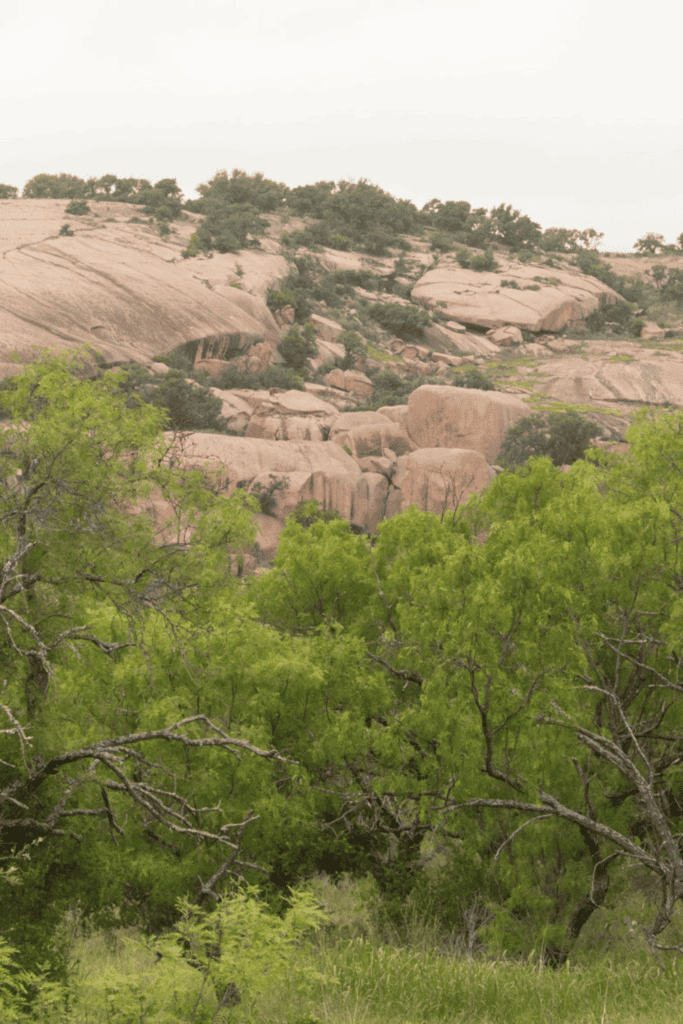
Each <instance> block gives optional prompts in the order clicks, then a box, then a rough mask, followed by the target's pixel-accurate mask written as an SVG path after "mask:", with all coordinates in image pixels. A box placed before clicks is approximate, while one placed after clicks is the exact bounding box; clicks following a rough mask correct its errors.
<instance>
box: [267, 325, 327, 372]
mask: <svg viewBox="0 0 683 1024" xmlns="http://www.w3.org/2000/svg"><path fill="white" fill-rule="evenodd" d="M315 339H316V330H315V327H314V326H313V324H312V323H307V324H304V327H303V329H302V328H301V327H299V326H298V324H292V326H291V327H290V328H289V330H288V331H287V333H286V334H285V335H284V337H283V338H282V339H281V340H280V343H279V344H278V347H277V350H278V352H279V353H280V355H281V356H282V358H283V359H284V361H285V363H286V364H287V366H291V367H292V369H294V370H303V368H304V366H305V365H306V361H307V360H308V359H314V358H315V357H316V356H317V354H318V349H317V347H316V344H315Z"/></svg>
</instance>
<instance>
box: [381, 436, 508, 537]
mask: <svg viewBox="0 0 683 1024" xmlns="http://www.w3.org/2000/svg"><path fill="white" fill-rule="evenodd" d="M495 475H496V474H495V470H493V469H492V468H491V466H489V464H488V463H487V461H486V459H485V458H484V456H483V455H482V454H481V452H478V451H468V450H464V449H447V448H420V449H419V450H418V451H414V452H411V453H410V454H409V455H402V456H401V457H400V458H399V459H397V465H396V471H395V473H394V476H393V479H392V484H393V486H392V488H391V492H390V494H389V495H388V498H387V507H386V518H387V519H388V518H390V517H391V516H393V515H398V514H399V513H400V512H404V511H405V509H407V508H410V506H411V505H417V507H418V508H421V509H425V510H426V511H428V512H435V513H436V514H437V515H441V514H442V513H444V512H446V511H447V510H449V509H456V508H457V507H458V505H460V504H462V502H464V501H466V500H467V498H469V496H470V494H474V493H481V491H483V490H484V488H485V487H488V485H489V484H490V483H491V481H492V480H493V479H494V477H495Z"/></svg>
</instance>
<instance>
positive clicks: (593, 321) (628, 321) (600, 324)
mask: <svg viewBox="0 0 683 1024" xmlns="http://www.w3.org/2000/svg"><path fill="white" fill-rule="evenodd" d="M607 322H613V323H617V324H619V325H620V326H621V328H622V329H623V330H624V331H625V332H628V333H630V334H633V335H634V336H635V337H638V335H639V334H640V330H641V329H642V327H640V326H639V325H638V324H636V318H635V316H634V306H633V304H632V303H629V302H616V303H615V304H614V305H613V306H603V307H602V308H601V309H596V310H594V311H593V312H592V313H589V314H588V316H587V317H586V319H585V320H584V323H585V325H586V327H587V328H588V330H589V331H603V330H604V329H605V325H606V323H607ZM641 323H642V322H641Z"/></svg>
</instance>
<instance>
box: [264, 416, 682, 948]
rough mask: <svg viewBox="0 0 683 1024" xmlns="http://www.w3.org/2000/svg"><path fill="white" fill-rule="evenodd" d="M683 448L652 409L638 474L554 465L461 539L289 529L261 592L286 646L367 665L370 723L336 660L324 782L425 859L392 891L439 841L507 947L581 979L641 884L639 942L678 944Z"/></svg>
mask: <svg viewBox="0 0 683 1024" xmlns="http://www.w3.org/2000/svg"><path fill="white" fill-rule="evenodd" d="M681 436H683V415H682V414H680V413H678V412H677V413H675V414H660V415H658V416H657V417H655V418H653V419H648V413H647V412H644V413H643V414H642V415H641V416H640V417H639V419H638V422H637V423H636V424H635V425H634V427H632V428H631V429H630V430H629V432H628V435H627V438H628V440H629V442H630V443H631V446H632V448H631V452H632V454H631V456H630V457H629V459H627V460H624V459H619V457H617V456H603V455H601V456H600V458H599V460H597V464H596V465H593V464H592V463H591V462H581V463H579V464H578V465H577V466H575V467H573V468H572V470H571V471H570V472H569V473H567V474H562V473H560V472H559V471H558V470H557V468H556V467H554V466H553V465H552V462H551V460H550V459H548V458H536V459H532V460H531V461H530V463H529V464H528V466H526V467H525V468H524V469H522V470H521V471H520V472H519V473H515V474H503V475H501V476H498V477H497V478H496V480H495V481H494V482H493V483H492V485H491V487H490V488H488V490H487V491H486V492H484V494H482V495H481V496H473V497H472V498H471V499H469V501H468V503H467V504H466V505H465V506H464V507H463V508H462V509H461V510H460V514H459V515H458V516H457V517H455V519H454V521H453V522H450V520H448V521H445V522H441V521H440V520H439V517H438V516H436V515H434V514H433V513H425V512H420V511H418V510H417V509H415V508H413V509H410V510H407V511H406V512H405V513H402V514H401V515H400V516H394V517H392V518H391V519H389V520H386V521H385V522H383V523H381V524H380V526H379V528H378V537H377V538H376V539H375V540H373V542H372V543H371V542H370V541H369V540H367V539H365V538H360V537H354V536H353V535H352V534H351V532H350V530H349V528H348V524H344V523H335V522H330V523H327V524H325V523H314V524H313V525H312V526H310V527H309V528H308V529H307V530H303V529H302V528H301V527H299V526H297V525H296V524H294V523H290V524H288V526H287V528H286V530H285V531H284V532H283V535H282V539H281V549H280V551H279V553H278V556H277V559H276V561H275V564H274V567H273V570H272V571H271V572H269V573H268V574H266V575H265V576H264V577H263V578H262V579H260V580H258V581H255V583H254V584H253V587H252V588H251V591H250V593H251V596H252V599H253V600H254V602H255V607H256V608H257V609H258V610H259V613H260V614H262V615H263V616H265V617H266V620H267V621H268V622H270V623H271V624H272V625H273V626H274V627H275V628H276V629H277V630H280V631H281V632H282V633H283V634H285V633H286V634H288V635H290V636H292V637H295V636H301V637H303V636H306V637H310V636H314V635H315V636H317V637H318V640H317V641H316V643H317V644H318V645H319V648H318V652H319V653H318V655H317V656H316V657H315V658H313V659H312V660H313V661H314V662H315V663H316V664H322V662H319V661H318V660H317V659H318V658H320V657H321V655H322V651H323V650H324V649H327V651H328V655H327V657H326V658H324V659H323V661H324V663H325V664H328V663H331V662H332V658H333V656H332V653H331V652H332V651H333V650H334V651H335V654H336V657H337V658H342V651H343V650H345V652H346V653H345V654H344V656H343V658H342V660H343V661H344V663H345V665H346V674H345V676H344V678H345V680H346V682H347V683H348V681H349V675H350V671H349V667H348V664H349V663H348V660H347V659H348V657H349V655H350V652H351V651H352V650H353V651H356V652H357V655H356V656H358V655H360V654H361V652H362V651H364V652H365V658H366V659H367V660H366V662H365V666H366V667H365V669H362V668H361V667H360V663H358V667H357V668H356V669H355V671H356V673H357V674H358V675H359V676H360V677H362V679H363V703H364V706H363V709H362V711H361V709H360V708H358V709H354V705H353V703H349V696H350V695H349V694H348V691H347V692H346V693H345V691H344V689H343V685H344V684H343V683H342V674H341V673H339V674H337V672H336V671H335V673H334V674H333V673H332V671H331V669H330V668H329V667H328V669H327V670H326V672H325V675H326V679H327V686H328V687H329V688H328V689H327V690H326V693H327V701H328V706H330V707H336V708H339V709H340V710H341V711H346V713H347V715H346V721H345V722H344V723H343V724H342V722H341V720H336V721H334V722H333V723H330V722H328V723H327V724H329V725H330V728H331V730H332V731H331V732H329V733H327V735H326V736H325V737H324V738H323V733H324V731H325V729H326V725H324V724H323V720H322V718H321V719H315V716H314V717H313V719H311V718H308V719H307V721H308V723H309V724H308V725H307V727H306V728H307V730H309V731H307V733H306V736H307V740H306V742H307V744H308V746H309V748H311V750H316V749H320V750H322V749H324V750H325V751H326V754H327V757H326V759H325V760H324V761H323V762H322V764H324V766H325V770H326V775H325V778H326V780H327V782H326V783H322V782H319V783H315V782H314V788H315V785H316V784H317V785H324V787H325V789H326V791H327V792H328V793H332V790H333V788H334V792H335V798H334V803H333V806H332V807H330V813H334V814H335V815H336V817H335V820H344V821H345V822H347V823H349V824H350V823H352V822H356V823H360V822H361V821H362V822H363V828H364V830H365V831H366V833H373V832H374V833H375V834H376V835H380V836H381V835H388V834H393V836H394V837H395V842H396V843H398V844H399V847H398V848H399V849H402V850H403V853H402V854H401V855H400V856H399V858H398V860H395V861H394V862H393V866H392V858H391V857H389V858H388V859H387V857H386V855H384V861H383V865H382V863H381V861H382V858H381V857H380V856H377V855H372V854H371V858H370V862H371V864H372V870H373V871H375V872H376V877H377V878H378V881H379V882H380V884H381V885H383V886H384V888H385V891H386V893H387V894H388V896H389V897H390V898H392V899H393V898H394V897H393V896H392V895H391V894H392V893H394V894H395V895H396V896H397V897H398V896H399V894H400V897H401V898H404V897H405V894H406V892H408V891H410V890H411V887H414V886H415V884H416V883H419V882H420V869H419V865H418V864H417V862H416V860H415V859H414V858H413V857H412V856H411V855H410V850H411V849H414V848H415V844H417V845H418V846H419V843H420V842H421V840H422V838H423V836H424V834H425V829H427V830H428V831H430V832H431V833H432V834H433V835H434V836H436V837H438V838H439V839H442V840H443V841H444V842H446V843H450V844H452V845H457V846H458V847H459V848H461V849H462V851H463V853H462V855H461V859H460V861H458V863H462V864H463V865H464V864H467V863H471V862H472V860H473V859H476V858H481V860H482V861H483V862H484V863H485V864H487V866H488V871H489V872H490V873H491V875H492V879H491V883H490V885H489V888H488V891H486V892H485V898H486V901H487V905H488V908H489V911H490V921H489V923H488V925H487V926H486V928H485V929H483V930H482V935H483V936H484V937H485V938H486V940H487V941H489V942H490V943H492V944H494V945H500V947H501V948H507V949H508V950H509V951H511V952H528V951H529V950H530V949H531V948H532V947H533V946H534V945H535V946H536V948H537V949H538V944H539V943H542V944H543V946H544V948H545V959H546V962H548V963H552V964H556V965H557V964H560V963H562V962H564V960H565V959H566V957H567V955H568V954H569V952H570V951H571V949H572V947H573V944H574V943H575V941H576V939H577V937H578V936H579V935H580V933H581V931H582V929H583V927H584V926H585V924H586V922H587V921H588V920H589V919H590V917H591V916H592V914H593V913H594V912H595V910H596V908H598V907H600V906H603V905H604V904H605V901H606V899H607V897H608V894H610V893H611V894H612V896H613V897H615V898H616V897H619V896H621V895H623V894H626V893H628V892H629V891H631V892H632V891H633V886H634V885H635V880H633V871H632V870H630V868H631V867H635V868H637V869H638V870H639V871H644V872H650V873H652V875H653V876H655V877H656V878H657V885H658V886H659V887H660V888H659V896H658V897H657V902H656V905H655V907H654V909H653V910H652V911H651V912H649V913H648V912H646V911H645V910H644V911H643V915H642V917H641V919H640V922H639V924H638V928H639V930H640V931H641V932H642V934H643V935H644V937H645V939H646V940H647V942H648V944H649V945H650V948H651V949H652V950H653V952H655V953H657V952H658V946H662V944H663V943H664V944H665V943H666V939H665V937H664V940H663V943H662V940H660V939H659V936H661V935H662V933H663V932H664V930H665V929H666V927H667V925H668V924H669V923H670V921H671V920H672V915H673V913H674V910H675V905H676V901H677V900H678V899H680V897H681V894H683V866H682V865H681V859H680V850H679V847H678V838H677V837H678V835H679V833H680V830H681V825H682V822H683V781H682V777H681V772H680V760H681V756H683V755H682V752H683V712H682V711H681V709H680V707H679V704H678V702H677V700H676V694H677V692H678V690H679V688H680V685H681V670H682V669H683V660H682V659H681V656H680V654H679V646H678V640H679V639H680V630H681V622H680V618H681V614H683V611H682V609H683V606H682V605H681V602H680V600H679V597H678V590H677V588H676V586H675V585H673V583H674V579H676V578H678V574H679V572H680V564H679V558H680V555H679V554H678V540H677V538H678V526H677V523H678V521H679V517H680V515H681V511H682V509H683V481H682V480H681V477H680V468H679V467H680V446H681ZM482 530H484V531H488V538H487V540H486V542H485V543H479V542H478V541H477V540H476V537H477V536H479V535H480V534H481V532H482ZM560 552H561V557H558V556H559V553H560ZM333 679H334V683H333ZM662 691H663V695H664V702H662ZM354 711H355V712H356V713H359V712H360V714H361V715H362V719H363V722H364V726H363V727H360V725H359V722H358V720H357V719H356V718H355V717H354ZM291 727H292V729H294V730H295V726H294V725H293V723H292V726H291ZM351 736H353V741H352V744H353V745H352V747H351V748H349V747H348V746H347V744H348V743H349V739H350V737H351ZM318 744H320V746H318ZM298 749H299V748H297V747H294V750H296V751H297V752H298ZM350 749H352V750H353V753H352V754H350V752H349V753H347V751H349V750H350ZM332 751H334V756H336V757H337V758H339V757H340V755H341V757H343V758H344V763H342V761H341V760H339V759H338V760H336V762H335V763H334V764H333V763H331V759H332V756H333V755H332ZM304 756H306V755H304ZM307 764H308V766H309V767H308V771H309V773H311V774H312V775H313V777H314V778H315V777H316V774H317V772H319V771H320V768H321V765H320V764H319V765H316V764H315V762H314V758H313V757H310V756H309V758H308V760H307ZM568 765H569V766H571V768H572V770H571V771H567V766H568ZM331 780H334V787H333V786H332V784H331ZM473 823H476V827H473ZM388 868H389V869H390V870H389V877H387V872H386V869H388ZM469 879H470V882H471V884H472V885H473V886H474V885H478V884H480V882H481V876H478V875H477V874H476V873H474V872H471V873H470V875H469ZM461 891H462V890H461ZM469 894H470V895H474V894H475V893H474V892H472V891H471V890H470V893H469Z"/></svg>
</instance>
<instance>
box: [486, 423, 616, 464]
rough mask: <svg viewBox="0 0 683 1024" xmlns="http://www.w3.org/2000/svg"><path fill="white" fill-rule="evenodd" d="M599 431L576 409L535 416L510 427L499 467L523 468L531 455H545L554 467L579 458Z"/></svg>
mask: <svg viewBox="0 0 683 1024" xmlns="http://www.w3.org/2000/svg"><path fill="white" fill-rule="evenodd" d="M602 436H603V434H602V430H601V429H600V427H598V426H596V424H595V423H592V422H591V421H590V420H587V419H585V418H584V417H583V416H581V415H580V414H579V413H577V412H576V411H575V410H573V409H570V410H567V411H565V412H551V413H548V414H547V415H545V416H544V415H541V414H540V413H534V414H533V415H532V416H525V417H524V418H523V419H521V420H519V422H518V423H516V424H515V425H514V427H510V429H509V430H508V431H507V433H506V435H505V441H504V442H503V446H502V448H501V450H500V453H499V455H498V462H499V463H500V465H501V466H509V467H513V466H522V465H524V464H525V463H526V462H527V460H528V459H529V458H531V457H533V456H539V455H547V456H548V457H549V458H551V459H552V460H553V464H554V465H555V466H563V465H572V463H574V462H576V460H577V459H582V458H583V457H584V454H585V452H586V449H587V448H589V447H590V444H591V441H592V439H593V438H595V437H602Z"/></svg>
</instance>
